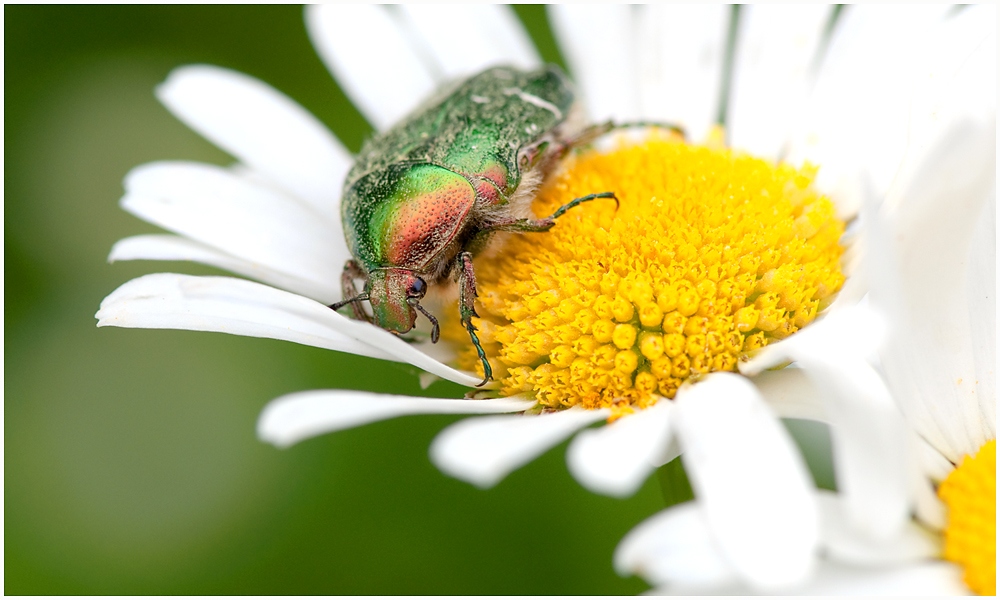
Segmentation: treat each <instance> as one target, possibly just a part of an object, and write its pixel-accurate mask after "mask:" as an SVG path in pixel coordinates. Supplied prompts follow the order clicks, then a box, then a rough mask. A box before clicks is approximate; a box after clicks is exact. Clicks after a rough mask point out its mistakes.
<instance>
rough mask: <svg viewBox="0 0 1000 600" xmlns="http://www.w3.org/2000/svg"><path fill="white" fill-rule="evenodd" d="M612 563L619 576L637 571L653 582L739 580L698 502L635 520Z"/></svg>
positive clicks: (705, 583)
mask: <svg viewBox="0 0 1000 600" xmlns="http://www.w3.org/2000/svg"><path fill="white" fill-rule="evenodd" d="M614 565H615V571H616V572H617V573H618V574H619V575H621V576H622V577H626V576H628V575H638V576H639V577H642V578H643V579H645V580H646V581H648V582H649V583H651V584H653V585H663V584H673V585H687V586H692V587H698V586H719V585H725V584H727V583H731V582H734V581H735V580H736V578H737V575H736V572H735V571H733V569H732V567H731V566H730V565H729V563H728V561H727V560H726V558H725V557H724V556H723V554H722V551H721V550H720V549H719V547H718V544H717V543H716V542H715V540H714V538H713V537H712V532H711V530H710V529H709V526H708V522H707V520H706V518H705V514H704V508H703V507H702V506H701V505H700V504H699V503H697V502H685V503H683V504H680V505H678V506H673V507H671V508H668V509H666V510H663V511H660V512H658V513H656V514H655V515H653V516H652V517H650V518H648V519H646V520H645V521H643V522H642V523H639V524H638V525H637V526H636V527H635V528H634V529H632V531H629V532H628V534H626V535H625V537H624V538H622V541H621V542H619V543H618V547H617V548H615V556H614ZM709 589H715V588H714V587H712V588H709Z"/></svg>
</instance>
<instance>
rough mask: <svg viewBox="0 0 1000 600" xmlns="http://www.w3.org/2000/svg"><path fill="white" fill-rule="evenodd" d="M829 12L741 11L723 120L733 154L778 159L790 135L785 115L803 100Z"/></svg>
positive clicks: (820, 8) (817, 8)
mask: <svg viewBox="0 0 1000 600" xmlns="http://www.w3.org/2000/svg"><path fill="white" fill-rule="evenodd" d="M830 8H831V7H830V6H829V5H823V4H796V5H777V4H770V5H769V4H759V5H750V6H746V7H744V8H743V10H742V11H741V13H740V30H739V32H738V33H737V36H736V51H735V54H734V57H735V58H734V62H733V75H732V84H731V87H730V92H729V97H730V108H729V114H728V115H727V116H726V128H727V129H728V130H729V134H730V141H731V145H732V146H733V147H734V148H741V149H744V150H747V151H749V152H750V153H752V154H755V155H757V156H767V157H773V158H778V157H779V153H780V152H781V150H782V146H783V144H784V143H785V141H786V138H787V136H788V134H789V133H790V132H789V131H787V129H786V126H787V123H788V115H789V114H791V113H793V112H794V111H795V110H796V109H797V108H799V107H800V106H801V105H802V103H803V101H804V100H805V95H806V86H807V84H808V82H809V75H810V68H811V67H812V66H813V61H814V59H815V58H816V52H817V50H818V49H819V46H820V41H821V40H822V38H823V29H824V27H825V26H826V24H827V20H828V19H829V16H830Z"/></svg>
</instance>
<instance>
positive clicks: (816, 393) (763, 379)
mask: <svg viewBox="0 0 1000 600" xmlns="http://www.w3.org/2000/svg"><path fill="white" fill-rule="evenodd" d="M753 384H754V385H755V386H756V387H757V391H758V392H760V395H761V396H763V397H764V401H765V402H767V404H768V406H770V407H771V410H773V411H774V412H775V414H777V415H778V416H779V417H781V418H783V419H809V420H810V421H823V422H829V420H830V418H829V416H828V415H827V412H826V408H825V407H824V406H823V402H822V400H820V390H819V388H818V387H817V386H816V384H815V382H814V381H813V380H812V379H810V378H809V376H808V375H807V374H806V373H805V371H803V370H802V369H799V368H796V367H795V366H794V365H793V366H790V367H785V368H784V369H778V370H777V371H765V372H763V373H761V374H760V375H757V376H756V377H754V378H753Z"/></svg>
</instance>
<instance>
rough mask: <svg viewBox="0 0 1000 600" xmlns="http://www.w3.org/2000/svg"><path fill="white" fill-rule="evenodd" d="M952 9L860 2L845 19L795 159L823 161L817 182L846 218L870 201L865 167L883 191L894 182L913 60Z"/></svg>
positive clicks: (800, 129) (795, 142)
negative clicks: (865, 186)
mask: <svg viewBox="0 0 1000 600" xmlns="http://www.w3.org/2000/svg"><path fill="white" fill-rule="evenodd" d="M949 10H950V6H946V5H928V4H922V5H907V6H902V5H852V6H848V7H846V8H845V9H844V11H843V13H842V14H841V16H840V18H839V20H838V21H837V26H836V28H835V29H834V31H833V32H832V34H831V37H830V40H829V43H828V45H827V48H826V51H825V55H824V57H823V62H822V64H821V66H820V70H819V71H818V73H817V78H816V83H815V85H814V86H813V89H812V93H811V95H810V99H809V101H808V104H807V105H806V106H805V109H804V111H803V113H802V114H801V116H800V117H798V120H799V125H797V126H796V127H795V133H794V134H793V136H792V139H791V144H790V151H789V155H788V159H789V161H790V162H792V163H796V164H798V163H801V162H803V161H806V160H808V161H809V162H811V163H813V164H816V165H821V166H822V168H821V169H820V170H819V173H818V175H817V179H816V184H817V186H819V187H820V189H823V190H824V191H826V192H827V193H829V194H831V196H832V197H833V198H834V200H835V201H836V205H837V210H838V215H839V216H841V217H842V218H849V217H852V216H853V215H854V214H856V212H857V210H858V209H859V208H860V205H861V203H862V201H863V188H862V181H861V179H860V177H861V169H862V167H864V168H865V169H866V170H867V171H868V172H870V173H871V175H872V176H873V178H874V179H873V183H874V185H875V191H876V193H877V194H878V195H879V197H881V196H882V195H884V194H885V191H886V190H887V189H888V187H889V183H890V182H891V180H892V177H893V174H894V173H895V172H896V169H897V167H898V166H899V163H900V160H901V158H902V156H903V153H904V151H905V149H906V143H907V134H906V130H907V122H906V121H907V108H908V105H909V94H910V90H911V89H912V86H911V79H910V75H911V70H910V69H909V68H908V67H909V66H910V65H911V64H913V61H914V57H915V56H919V55H920V52H919V49H920V46H921V44H923V43H925V40H926V39H927V36H928V35H929V33H930V31H932V30H933V28H934V27H935V26H936V25H937V23H938V22H939V21H940V20H941V18H942V17H943V16H944V15H945V14H946V13H947V11H949ZM857 90H865V93H863V94H859V93H857ZM859 139H863V140H864V144H860V145H859V144H858V140H859Z"/></svg>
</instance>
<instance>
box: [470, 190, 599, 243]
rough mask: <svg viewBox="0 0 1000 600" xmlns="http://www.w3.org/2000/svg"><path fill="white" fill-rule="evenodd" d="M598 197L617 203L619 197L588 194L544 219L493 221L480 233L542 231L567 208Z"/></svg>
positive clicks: (551, 224)
mask: <svg viewBox="0 0 1000 600" xmlns="http://www.w3.org/2000/svg"><path fill="white" fill-rule="evenodd" d="M598 198H611V199H612V200H614V201H615V205H617V204H618V197H617V196H615V193H614V192H601V193H599V194H588V195H586V196H581V197H579V198H575V199H573V200H570V201H569V202H567V203H566V204H563V205H562V206H560V207H559V209H558V210H556V212H554V213H552V214H551V215H549V216H548V217H545V218H544V219H504V220H496V221H493V222H492V223H490V224H488V225H486V226H485V227H484V228H483V229H481V230H480V232H479V235H484V234H486V233H491V232H493V231H516V232H519V233H537V232H541V231H548V230H549V229H552V227H553V226H555V224H556V219H558V218H559V217H561V216H563V215H564V214H565V213H566V211H567V210H569V209H571V208H573V207H574V206H577V205H578V204H583V203H584V202H590V201H591V200H596V199H598Z"/></svg>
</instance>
